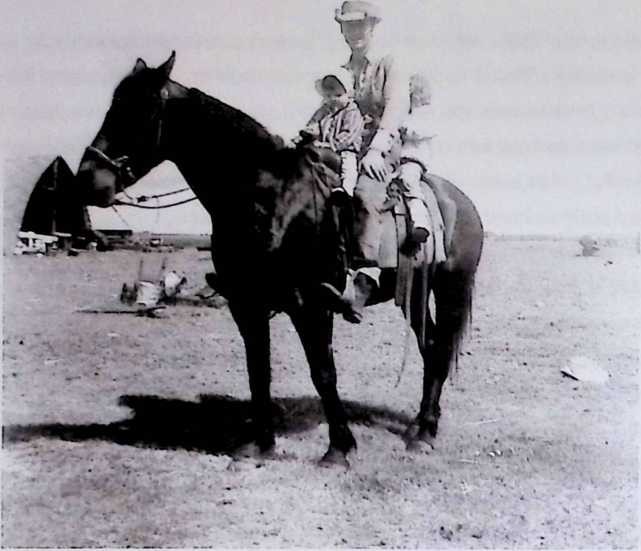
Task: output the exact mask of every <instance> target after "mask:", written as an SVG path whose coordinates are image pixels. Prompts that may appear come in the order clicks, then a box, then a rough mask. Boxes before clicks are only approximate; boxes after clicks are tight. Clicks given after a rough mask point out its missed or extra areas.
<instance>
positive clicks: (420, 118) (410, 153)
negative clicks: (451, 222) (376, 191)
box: [401, 105, 436, 197]
mask: <svg viewBox="0 0 641 551" xmlns="http://www.w3.org/2000/svg"><path fill="white" fill-rule="evenodd" d="M433 129H434V123H433V117H432V112H431V108H430V106H429V105H422V106H420V107H413V108H412V110H411V111H410V114H409V115H408V116H407V119H406V120H405V124H404V125H403V127H401V144H402V145H401V159H402V162H410V161H411V162H415V163H418V164H419V165H421V167H422V169H423V172H427V170H428V168H429V166H430V164H431V161H432V139H433V138H434V137H435V136H436V134H435V133H434V130H433ZM406 184H410V182H406ZM412 184H415V185H412V186H411V188H412V189H410V190H408V191H409V193H410V194H411V195H408V197H409V196H411V197H422V195H421V194H420V186H419V182H418V181H416V182H413V183H412ZM416 192H418V195H416Z"/></svg>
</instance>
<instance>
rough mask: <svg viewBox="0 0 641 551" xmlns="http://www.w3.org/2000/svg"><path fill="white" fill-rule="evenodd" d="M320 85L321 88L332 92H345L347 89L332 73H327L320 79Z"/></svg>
mask: <svg viewBox="0 0 641 551" xmlns="http://www.w3.org/2000/svg"><path fill="white" fill-rule="evenodd" d="M320 86H321V89H322V90H325V91H326V92H330V93H334V94H346V93H347V89H346V88H345V86H344V85H343V83H342V82H341V81H340V80H338V79H337V78H336V77H335V76H334V75H327V76H325V77H323V78H322V79H321V82H320Z"/></svg>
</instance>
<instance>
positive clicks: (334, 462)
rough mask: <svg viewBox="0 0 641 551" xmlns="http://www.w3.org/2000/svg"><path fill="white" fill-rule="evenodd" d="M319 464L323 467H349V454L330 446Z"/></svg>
mask: <svg viewBox="0 0 641 551" xmlns="http://www.w3.org/2000/svg"><path fill="white" fill-rule="evenodd" d="M318 464H319V465H320V466H321V467H343V468H344V469H349V461H347V454H346V453H345V452H342V451H340V450H339V449H337V448H329V450H327V452H326V453H325V455H324V456H323V458H322V459H321V460H320V461H319V462H318Z"/></svg>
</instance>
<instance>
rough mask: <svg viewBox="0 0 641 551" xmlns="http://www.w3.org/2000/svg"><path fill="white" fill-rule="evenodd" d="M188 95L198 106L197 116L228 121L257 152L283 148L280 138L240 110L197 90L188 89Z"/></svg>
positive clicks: (270, 151)
mask: <svg viewBox="0 0 641 551" xmlns="http://www.w3.org/2000/svg"><path fill="white" fill-rule="evenodd" d="M188 93H189V96H190V97H191V98H192V99H193V100H194V101H196V102H197V103H199V104H200V107H201V111H200V113H199V114H200V115H201V116H203V117H205V118H211V119H212V120H215V121H220V120H221V117H223V118H225V119H226V120H228V121H230V123H231V124H232V126H233V128H234V131H235V132H237V133H238V135H239V136H240V137H242V138H243V140H247V141H246V143H247V144H250V143H251V142H252V141H253V142H254V144H255V145H256V146H257V147H258V148H259V150H260V151H263V152H265V153H273V152H276V151H279V150H281V149H283V148H284V147H285V144H284V141H283V139H282V138H281V137H280V136H278V135H275V134H272V133H271V132H269V130H267V128H265V127H264V126H263V125H262V124H260V123H259V122H258V121H256V120H255V119H254V118H252V117H251V116H249V115H248V114H247V113H245V112H243V111H241V110H240V109H237V108H235V107H232V106H231V105H229V104H227V103H225V102H223V101H221V100H219V99H217V98H215V97H213V96H210V95H208V94H206V93H205V92H202V91H201V90H198V88H190V89H189V91H188Z"/></svg>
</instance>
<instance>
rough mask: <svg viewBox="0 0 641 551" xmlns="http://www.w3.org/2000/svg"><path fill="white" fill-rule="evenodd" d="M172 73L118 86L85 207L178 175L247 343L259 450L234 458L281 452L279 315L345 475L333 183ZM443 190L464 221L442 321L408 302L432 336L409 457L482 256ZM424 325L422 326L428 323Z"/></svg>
mask: <svg viewBox="0 0 641 551" xmlns="http://www.w3.org/2000/svg"><path fill="white" fill-rule="evenodd" d="M174 60H175V54H174V53H173V52H172V55H171V57H170V58H169V59H168V60H167V61H166V62H165V63H164V64H162V65H161V66H159V67H157V68H149V67H147V65H146V64H145V62H144V61H142V60H141V59H138V61H137V62H136V64H135V67H134V69H133V71H132V72H131V74H129V75H128V76H126V77H125V78H124V79H123V80H122V82H120V84H118V86H117V87H116V90H115V92H114V95H113V102H112V104H111V107H110V108H109V111H108V112H107V114H106V116H105V119H104V122H103V124H102V126H101V128H100V130H99V131H98V134H97V136H96V138H95V139H94V141H93V142H92V144H91V145H90V146H89V147H88V148H87V151H86V152H85V154H84V156H83V158H82V160H81V162H80V167H79V170H78V175H77V182H78V186H79V190H80V193H81V194H82V196H83V198H84V201H85V202H86V203H87V204H92V205H97V206H100V207H106V206H109V205H112V204H114V202H115V201H116V195H117V194H118V193H119V192H121V191H122V190H123V189H124V188H126V187H128V186H130V185H132V184H134V183H135V182H136V181H137V180H139V179H140V178H142V177H143V176H144V175H145V174H147V173H148V172H149V171H150V170H151V169H152V168H154V167H155V166H157V165H158V164H160V163H161V162H163V161H165V160H170V161H172V162H173V163H175V164H176V166H177V167H178V169H179V170H180V172H181V173H182V175H183V176H184V177H185V180H186V181H187V182H188V184H189V185H190V186H191V187H192V189H193V191H194V192H195V194H196V195H197V197H198V198H199V200H200V201H201V203H202V204H203V206H204V207H205V208H206V209H207V211H208V212H209V213H210V214H211V217H212V227H213V235H212V257H213V262H214V266H215V269H216V272H217V285H218V287H219V290H220V291H221V292H222V293H223V294H224V295H225V296H226V297H227V299H228V300H229V308H230V311H231V314H232V316H233V318H234V320H235V322H236V323H237V325H238V328H239V330H240V334H241V335H242V338H243V340H244V343H245V349H246V356H247V369H248V373H249V386H250V390H251V406H252V420H253V436H254V440H253V442H251V443H249V444H247V445H246V446H244V447H243V449H242V450H239V452H240V453H242V454H248V453H252V454H256V453H263V454H264V453H269V452H270V451H271V450H272V449H273V447H274V427H273V423H272V416H271V396H270V381H271V367H270V333H269V318H270V314H272V313H273V312H274V311H284V312H286V313H287V314H288V315H289V316H290V318H291V320H292V322H293V324H294V326H295V328H296V330H297V332H298V334H299V336H300V338H301V341H302V343H303V347H304V349H305V353H306V356H307V360H308V362H309V365H310V368H311V375H312V380H313V382H314V385H315V387H316V389H317V391H318V393H319V395H320V398H321V401H322V404H323V408H324V411H325V415H326V417H327V421H328V424H329V439H330V443H329V449H328V451H327V453H326V454H325V455H324V458H323V461H324V462H329V463H339V464H347V459H346V456H347V454H348V452H349V451H350V450H352V449H353V448H355V447H356V442H355V440H354V437H353V435H352V432H351V431H350V429H349V427H348V419H347V416H346V413H345V410H344V408H343V404H342V403H341V400H340V398H339V396H338V392H337V389H336V369H335V367H334V357H333V351H332V327H333V313H332V311H331V310H330V308H329V307H328V305H327V303H326V298H325V297H324V295H323V294H322V291H321V285H320V283H321V282H322V281H327V280H328V279H332V277H333V278H334V280H335V281H337V282H339V281H338V280H340V277H341V271H340V269H335V268H336V265H337V263H336V262H333V260H332V259H334V258H336V255H335V254H333V253H334V249H335V248H336V246H337V244H338V240H337V238H336V231H335V227H334V224H333V223H332V220H333V219H335V216H333V215H332V216H330V214H331V212H332V210H333V209H331V208H329V202H328V196H329V193H328V191H329V188H331V186H332V185H335V184H336V178H337V176H336V175H335V174H334V173H333V172H332V171H331V170H329V169H328V168H327V166H326V164H325V163H324V162H321V159H320V156H319V153H318V151H316V150H314V149H313V148H306V147H303V148H297V149H293V148H288V147H284V146H283V143H282V140H280V138H277V137H275V136H273V135H271V134H270V133H269V132H268V131H267V130H266V129H265V128H264V127H263V126H261V125H260V124H258V123H257V122H256V121H254V120H253V119H252V118H250V117H249V116H247V115H245V114H244V113H242V112H240V111H238V110H237V109H234V108H233V107H230V106H229V105H226V104H224V103H222V102H220V101H218V100H217V99H214V98H212V97H209V96H207V95H206V94H204V93H202V92H200V91H198V90H196V89H193V88H192V89H188V88H185V87H184V86H182V85H180V84H178V83H177V82H174V81H172V80H170V78H169V75H170V72H171V69H172V67H173V64H174ZM330 160H331V159H330ZM319 175H320V177H319ZM438 184H439V185H438V189H439V193H440V194H445V195H447V196H449V197H450V198H451V199H452V200H453V201H455V203H456V205H457V219H456V224H455V229H454V236H453V240H452V244H451V247H450V251H449V258H448V260H447V261H446V262H445V263H443V264H440V265H438V266H437V267H436V269H435V271H434V275H433V277H432V278H431V279H430V285H431V289H432V291H433V293H434V296H435V304H436V312H435V313H431V312H425V308H426V306H425V304H426V303H425V301H421V300H415V299H414V298H413V299H412V305H411V317H412V324H413V327H414V328H415V331H416V329H417V328H419V327H425V334H423V335H418V334H417V336H418V337H419V338H418V340H419V343H420V347H421V354H422V356H423V360H424V376H423V399H422V401H421V405H420V411H419V413H418V415H417V417H416V420H415V421H414V422H413V423H412V425H411V426H410V427H409V428H408V431H407V433H406V440H407V443H408V447H410V448H415V447H431V443H432V441H433V439H434V437H435V436H436V433H437V428H438V420H439V416H440V408H439V399H440V395H441V389H442V386H443V383H444V381H445V379H446V377H447V375H448V373H449V370H450V367H451V365H452V364H453V363H454V362H455V360H456V358H457V354H458V346H459V342H460V339H461V337H462V333H463V330H464V328H465V326H466V322H467V321H468V318H469V314H470V309H471V299H472V291H473V285H474V274H475V272H476V267H477V264H478V261H479V257H480V254H481V247H482V235H483V232H482V227H481V222H480V219H479V217H478V214H477V212H476V210H475V208H474V206H473V205H472V203H471V202H470V200H469V199H468V198H467V197H466V196H465V195H464V194H463V193H461V192H460V191H459V190H458V189H457V188H456V187H455V186H454V185H452V184H450V183H448V182H446V181H444V180H440V179H439V180H438ZM334 212H335V211H334ZM339 268H340V267H339ZM394 279H395V273H394V270H388V271H387V272H385V273H384V274H383V277H382V285H381V292H380V293H379V295H378V296H377V297H376V299H375V300H376V301H378V302H380V301H383V300H389V299H391V298H392V296H393V294H394V293H393V287H394V286H393V281H394ZM416 288H417V287H415V289H416ZM433 314H435V315H433ZM425 316H426V317H427V324H426V325H425V324H424V323H423V324H421V323H420V321H419V320H424V319H425Z"/></svg>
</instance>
